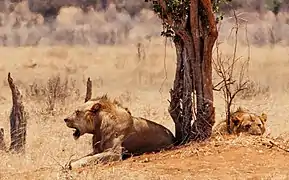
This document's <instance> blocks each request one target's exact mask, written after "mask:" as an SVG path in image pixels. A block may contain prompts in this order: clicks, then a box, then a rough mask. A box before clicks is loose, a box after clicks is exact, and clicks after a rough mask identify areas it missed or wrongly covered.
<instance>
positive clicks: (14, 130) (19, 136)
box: [8, 72, 27, 153]
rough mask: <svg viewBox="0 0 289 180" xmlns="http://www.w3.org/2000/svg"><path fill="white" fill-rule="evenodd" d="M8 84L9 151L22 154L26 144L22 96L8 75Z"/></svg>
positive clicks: (25, 123)
mask: <svg viewBox="0 0 289 180" xmlns="http://www.w3.org/2000/svg"><path fill="white" fill-rule="evenodd" d="M8 83H9V87H10V89H11V92H12V102H13V105H12V110H11V113H10V135H11V144H10V148H9V151H11V152H14V153H24V152H25V144H26V126H27V119H26V114H25V111H24V106H23V102H22V95H21V93H20V91H19V90H18V88H17V87H16V86H15V84H14V82H13V79H12V78H11V76H10V72H9V73H8Z"/></svg>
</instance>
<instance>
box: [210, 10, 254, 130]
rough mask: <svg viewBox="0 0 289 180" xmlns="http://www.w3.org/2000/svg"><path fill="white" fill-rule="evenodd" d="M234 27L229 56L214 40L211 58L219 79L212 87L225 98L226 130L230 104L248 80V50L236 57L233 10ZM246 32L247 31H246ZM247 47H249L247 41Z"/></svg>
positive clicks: (237, 30) (237, 23)
mask: <svg viewBox="0 0 289 180" xmlns="http://www.w3.org/2000/svg"><path fill="white" fill-rule="evenodd" d="M234 19H235V27H233V28H232V32H233V31H235V34H234V38H235V41H234V49H233V54H232V56H231V57H228V58H226V57H224V56H223V54H222V52H221V51H220V42H219V40H217V42H216V55H217V56H216V58H214V60H213V68H214V70H215V72H216V74H217V76H218V77H219V78H220V79H221V80H220V82H219V83H217V84H216V85H215V86H214V87H213V89H214V90H215V91H221V92H222V95H223V97H224V100H225V111H226V120H227V130H228V132H229V133H231V131H230V116H231V106H232V104H233V102H234V100H235V98H236V96H237V94H239V93H240V92H241V91H243V90H245V89H246V88H247V83H248V82H249V81H248V80H247V79H246V78H245V76H246V73H247V70H248V66H249V60H250V51H248V57H247V58H246V59H245V60H243V59H242V57H237V45H238V32H239V28H240V27H239V22H238V17H237V15H236V13H235V11H234ZM246 32H247V31H246ZM247 43H248V48H250V47H249V42H247Z"/></svg>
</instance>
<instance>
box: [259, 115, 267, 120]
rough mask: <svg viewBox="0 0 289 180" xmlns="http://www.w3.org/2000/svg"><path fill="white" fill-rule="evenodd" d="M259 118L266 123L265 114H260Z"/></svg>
mask: <svg viewBox="0 0 289 180" xmlns="http://www.w3.org/2000/svg"><path fill="white" fill-rule="evenodd" d="M260 117H261V119H262V120H263V121H264V122H266V121H267V114H265V113H262V114H261V116H260Z"/></svg>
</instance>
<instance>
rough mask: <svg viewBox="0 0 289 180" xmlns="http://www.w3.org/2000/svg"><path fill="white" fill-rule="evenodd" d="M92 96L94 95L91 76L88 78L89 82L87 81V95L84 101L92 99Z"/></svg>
mask: <svg viewBox="0 0 289 180" xmlns="http://www.w3.org/2000/svg"><path fill="white" fill-rule="evenodd" d="M91 96H92V82H91V80H90V78H88V79H87V83H86V95H85V99H84V102H85V103H86V102H87V101H88V100H90V99H91Z"/></svg>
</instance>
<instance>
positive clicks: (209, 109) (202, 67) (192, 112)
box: [158, 0, 218, 144]
mask: <svg viewBox="0 0 289 180" xmlns="http://www.w3.org/2000/svg"><path fill="white" fill-rule="evenodd" d="M158 2H159V5H160V7H161V9H162V12H161V13H160V14H164V15H163V16H161V18H162V19H163V20H164V22H165V23H166V24H168V25H169V26H170V27H171V28H172V29H173V30H174V32H175V36H174V43H175V47H176V53H177V68H176V74H175V80H174V86H173V89H172V90H171V91H170V95H171V102H170V107H169V113H170V115H171V117H172V119H173V121H174V122H175V132H176V135H175V136H176V141H177V143H176V144H182V143H186V142H187V141H188V140H195V141H198V140H205V139H207V138H209V137H210V136H211V133H212V126H213V125H214V123H215V108H214V106H213V100H214V99H213V85H212V84H213V83H212V50H213V46H214V43H215V41H216V38H217V36H218V32H217V28H216V21H215V17H214V14H213V9H212V2H211V0H191V1H190V5H189V8H190V9H189V12H188V13H187V12H185V13H184V12H180V13H179V14H176V13H174V12H171V11H170V10H169V8H170V6H169V5H168V4H167V3H169V2H166V1H164V0H158ZM184 11H186V10H185V9H184ZM182 13H183V16H182V18H180V17H179V16H180V15H181V14H182ZM175 16H177V17H175ZM176 19H177V20H176ZM192 94H193V95H192ZM192 121H193V125H191V123H192Z"/></svg>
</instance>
